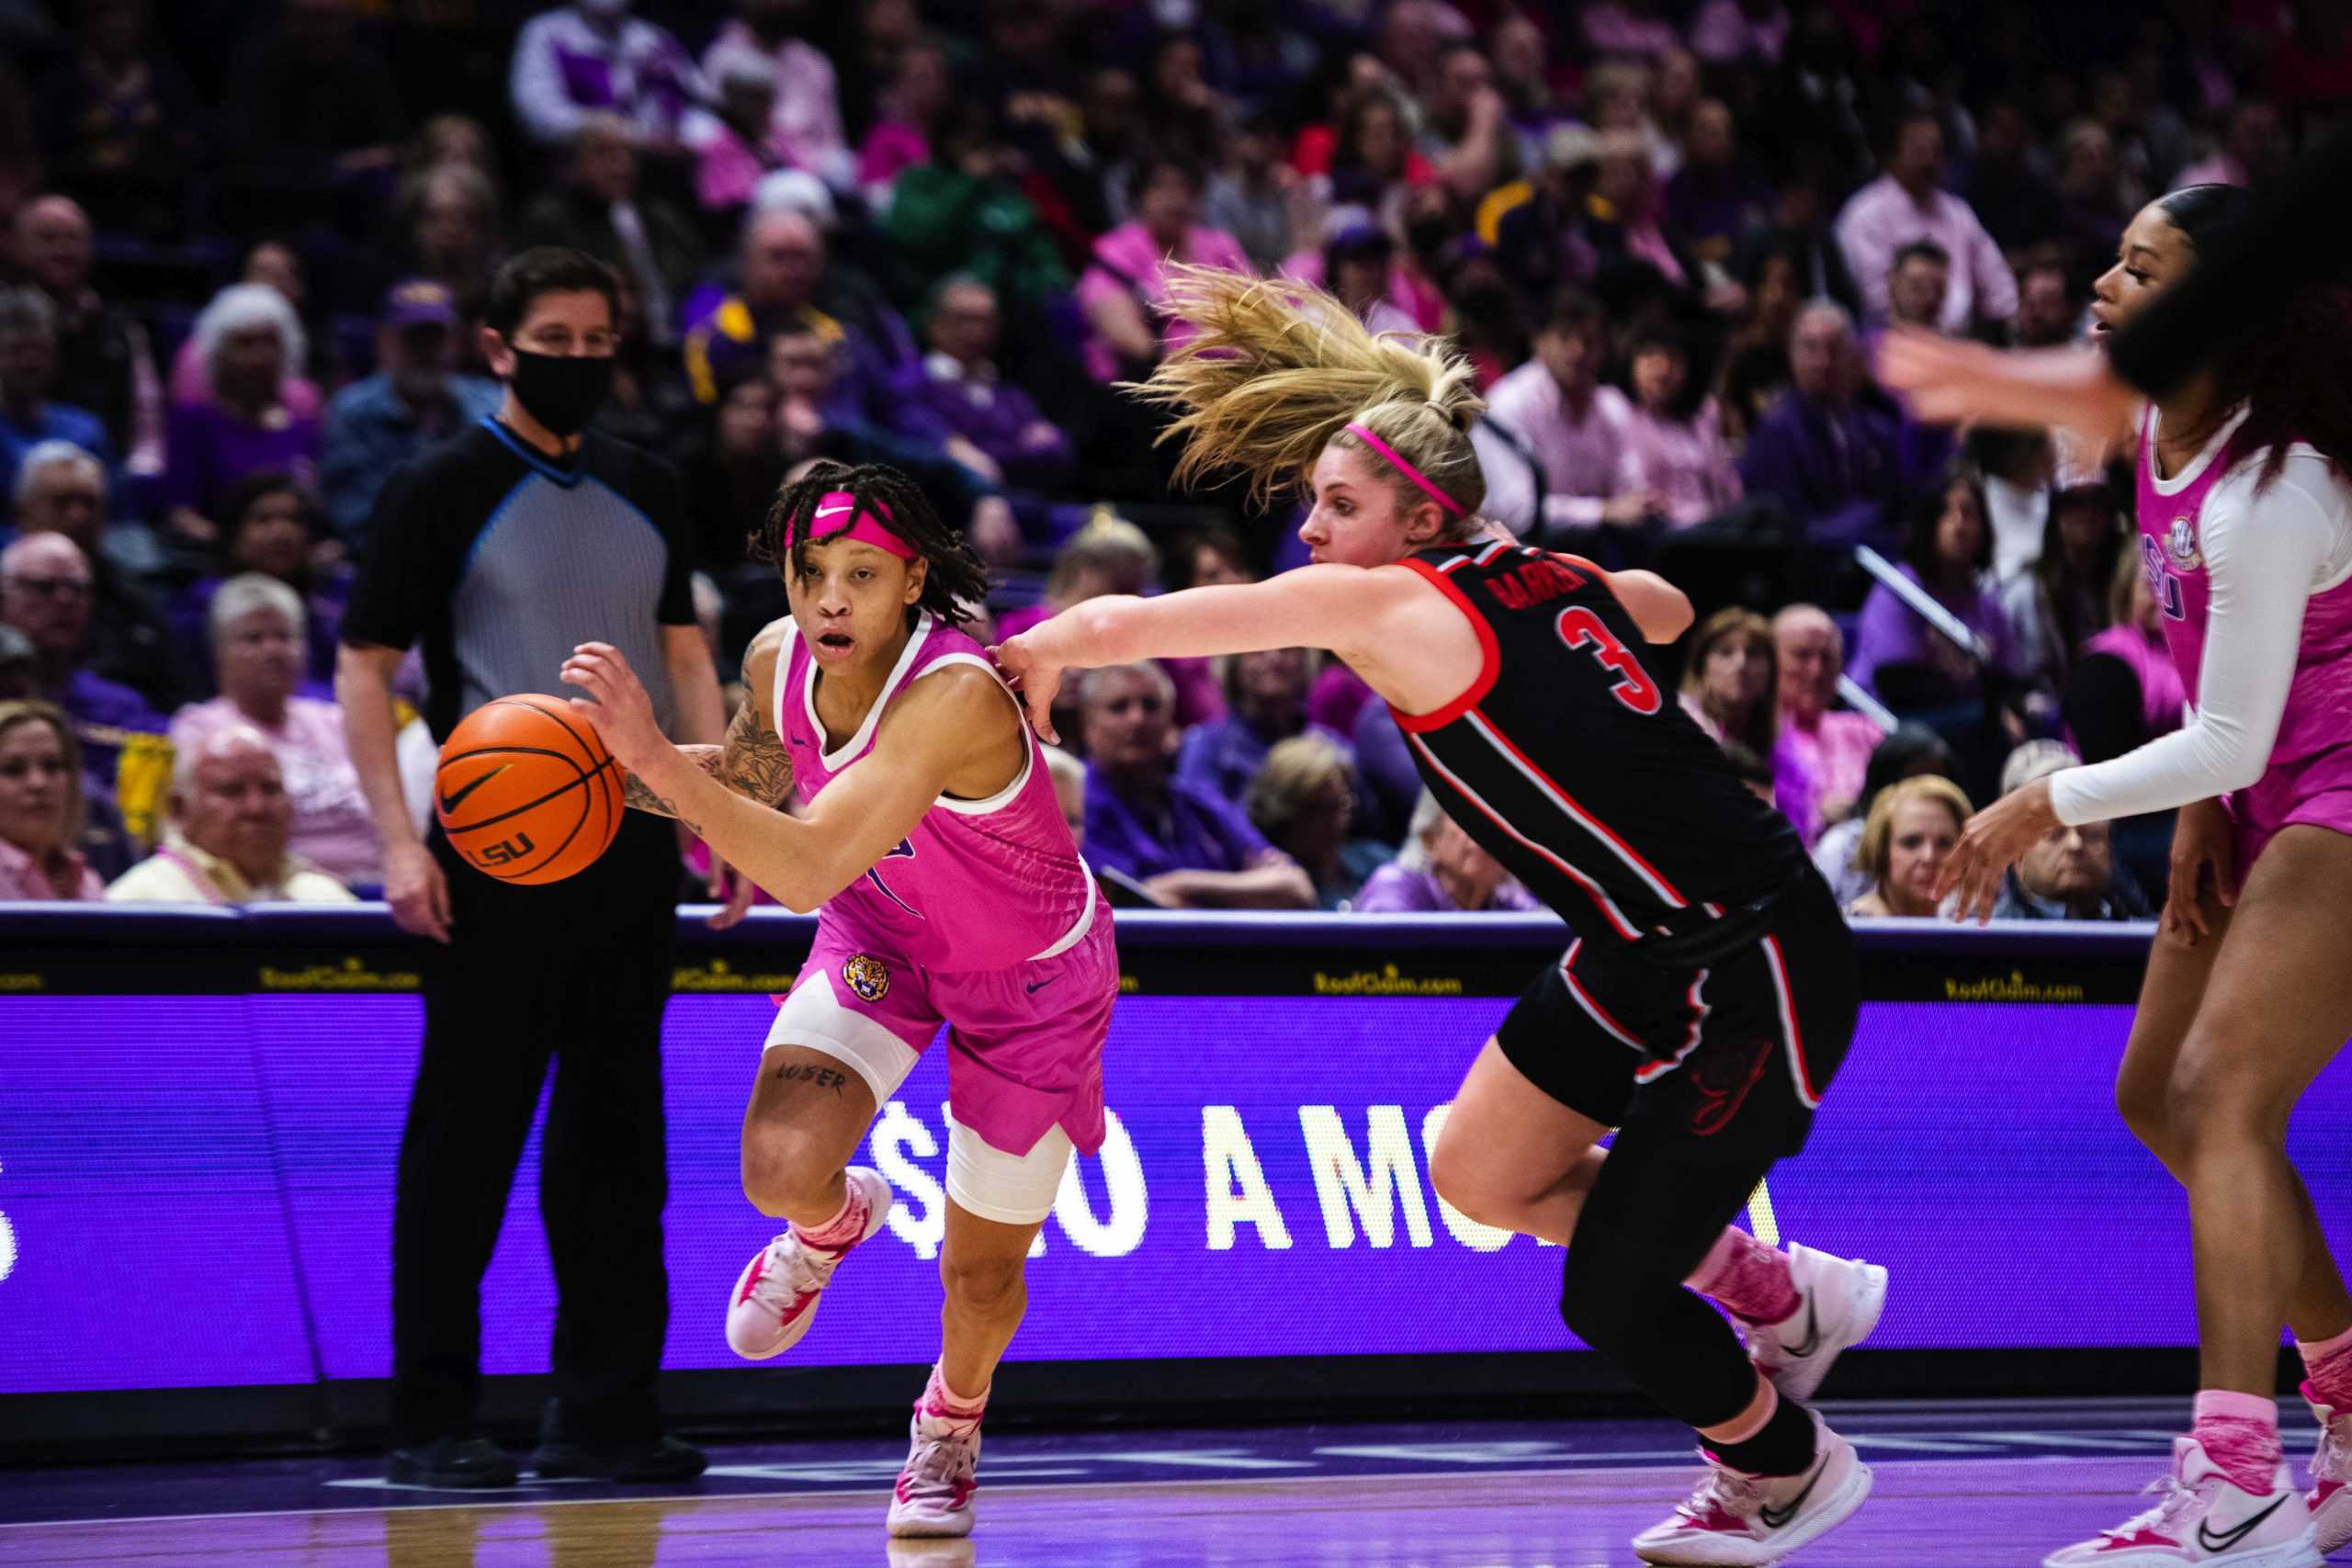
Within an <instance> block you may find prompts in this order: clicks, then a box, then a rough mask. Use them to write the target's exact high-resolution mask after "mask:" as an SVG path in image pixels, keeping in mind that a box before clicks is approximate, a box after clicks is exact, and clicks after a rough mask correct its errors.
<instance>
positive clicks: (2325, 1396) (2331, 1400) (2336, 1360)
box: [2295, 1328, 2352, 1410]
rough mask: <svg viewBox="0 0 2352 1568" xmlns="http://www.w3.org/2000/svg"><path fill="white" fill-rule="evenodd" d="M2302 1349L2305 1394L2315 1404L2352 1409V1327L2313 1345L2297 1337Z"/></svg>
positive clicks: (2298, 1344) (2298, 1346)
mask: <svg viewBox="0 0 2352 1568" xmlns="http://www.w3.org/2000/svg"><path fill="white" fill-rule="evenodd" d="M2295 1348H2296V1349H2298V1350H2300V1351H2301V1352H2302V1356H2303V1371H2304V1374H2305V1375H2306V1377H2307V1378H2308V1379H2309V1380H2310V1381H2308V1382H2305V1383H2304V1384H2303V1389H2304V1393H2305V1396H2306V1397H2307V1398H2309V1399H2310V1400H2311V1402H2312V1404H2324V1405H2328V1406H2329V1407H2331V1408H2333V1409H2336V1410H2352V1328H2347V1329H2346V1330H2345V1331H2344V1332H2343V1333H2341V1334H2339V1335H2337V1336H2336V1337H2335V1338H2333V1339H2323V1340H2320V1341H2319V1342H2318V1343H2317V1344H2314V1345H2306V1344H2304V1343H2303V1342H2302V1341H2301V1340H2300V1339H2298V1340H2296V1341H2295Z"/></svg>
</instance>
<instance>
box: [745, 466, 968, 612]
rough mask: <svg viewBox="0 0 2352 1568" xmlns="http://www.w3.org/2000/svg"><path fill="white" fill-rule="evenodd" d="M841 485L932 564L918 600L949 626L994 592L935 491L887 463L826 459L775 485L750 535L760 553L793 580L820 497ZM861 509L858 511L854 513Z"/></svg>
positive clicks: (750, 549)
mask: <svg viewBox="0 0 2352 1568" xmlns="http://www.w3.org/2000/svg"><path fill="white" fill-rule="evenodd" d="M834 491H848V492H849V493H850V494H851V495H853V496H854V497H856V498H857V506H858V509H859V510H860V511H864V512H871V513H874V514H875V515H876V517H877V518H886V519H888V524H889V528H890V532H892V533H894V534H896V535H898V536H899V537H900V538H901V539H904V540H905V541H906V542H907V543H908V544H909V545H910V546H911V547H913V549H914V552H915V554H916V555H917V556H919V557H921V558H922V559H923V560H924V561H926V562H928V563H929V564H930V568H931V570H930V572H929V573H928V575H926V576H925V577H924V579H923V584H922V598H920V599H918V600H916V601H915V603H916V604H917V605H918V606H919V607H920V608H922V609H925V610H928V611H930V612H931V613H932V614H933V615H936V616H938V617H939V618H940V620H942V621H944V622H945V623H946V624H947V625H949V626H955V625H957V624H959V623H961V622H963V621H966V620H968V619H969V618H970V617H971V615H972V606H975V605H978V604H980V603H982V602H983V601H985V600H986V599H987V598H988V594H989V574H988V568H986V567H985V566H983V565H981V564H980V558H979V557H978V556H977V555H975V554H973V553H972V547H971V546H970V545H968V544H967V543H965V541H964V536H963V535H961V534H959V533H957V532H956V530H955V529H953V528H950V527H949V526H947V525H946V524H944V523H943V522H941V521H940V520H939V513H936V512H934V511H933V510H932V505H931V501H930V498H929V497H927V496H925V495H924V494H923V492H922V488H921V487H920V486H918V485H917V484H916V483H915V482H914V480H912V479H909V478H908V477H907V476H906V475H905V474H903V473H901V472H900V471H899V470H898V469H897V468H891V467H890V466H889V465H888V464H887V463H861V464H859V465H857V466H856V467H854V468H853V467H851V466H850V465H848V464H846V463H819V464H817V465H816V466H815V467H814V468H810V469H809V472H808V473H807V474H806V475H804V476H803V477H802V478H801V479H799V480H798V481H797V482H796V483H792V484H787V485H786V486H784V487H783V488H782V489H780V490H778V491H776V495H775V502H774V504H772V505H771V506H769V508H768V514H767V518H766V520H765V521H764V522H763V523H762V524H761V525H760V527H759V529H758V531H757V532H755V533H753V534H752V536H751V537H750V539H749V540H748V541H747V542H746V553H748V554H749V555H750V557H751V558H752V559H753V560H760V561H767V562H770V563H771V564H773V565H774V566H775V569H776V570H778V571H780V572H782V573H783V574H784V575H785V576H786V579H789V578H791V577H792V576H793V575H794V574H795V573H796V572H798V571H800V570H803V568H804V567H805V565H806V562H805V560H804V558H803V555H802V552H803V551H805V550H806V549H807V548H808V547H809V539H810V537H811V536H812V534H814V532H815V528H814V524H815V513H816V510H817V503H818V502H820V501H821V500H822V499H824V497H826V496H828V495H830V494H831V493H833V492H834ZM853 515H854V514H853Z"/></svg>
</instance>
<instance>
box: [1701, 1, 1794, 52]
mask: <svg viewBox="0 0 2352 1568" xmlns="http://www.w3.org/2000/svg"><path fill="white" fill-rule="evenodd" d="M1788 42H1789V8H1788V7H1787V6H1784V5H1782V4H1781V0H1707V3H1706V4H1705V5H1703V6H1700V7H1699V10H1698V13H1697V14H1696V15H1695V16H1693V17H1691V52H1692V53H1694V54H1696V55H1697V56H1698V57H1699V58H1700V59H1702V60H1703V61H1705V62H1707V63H1708V64H1710V65H1738V64H1763V65H1777V64H1779V63H1780V61H1781V51H1782V50H1783V49H1785V48H1787V47H1788Z"/></svg>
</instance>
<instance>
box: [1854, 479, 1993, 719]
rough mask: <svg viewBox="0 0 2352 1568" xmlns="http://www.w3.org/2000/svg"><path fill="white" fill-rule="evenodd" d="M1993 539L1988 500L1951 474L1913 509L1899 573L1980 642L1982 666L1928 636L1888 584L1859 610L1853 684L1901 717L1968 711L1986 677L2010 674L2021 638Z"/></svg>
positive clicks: (1938, 635)
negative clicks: (1961, 707) (2004, 594)
mask: <svg viewBox="0 0 2352 1568" xmlns="http://www.w3.org/2000/svg"><path fill="white" fill-rule="evenodd" d="M1992 567H1993V530H1992V527H1991V525H1989V524H1988V523H1987V522H1986V521H1985V492H1984V489H1983V487H1982V486H1981V485H1979V484H1978V482H1977V480H1976V479H1975V478H1974V477H1973V475H1970V474H1968V473H1966V472H1955V473H1954V474H1953V475H1952V476H1951V478H1950V479H1948V480H1947V481H1946V482H1945V483H1944V484H1943V485H1942V486H1941V487H1940V488H1939V489H1938V490H1937V491H1935V492H1934V493H1933V494H1931V495H1929V496H1928V497H1927V498H1926V499H1925V500H1924V501H1923V502H1920V503H1919V505H1918V506H1917V507H1916V508H1915V509H1914V512H1913V515H1912V519H1911V528H1910V533H1909V540H1908V544H1907V546H1906V547H1905V550H1904V552H1903V564H1902V565H1901V566H1899V567H1897V568H1896V569H1895V570H1897V571H1899V572H1901V573H1902V574H1903V575H1904V576H1905V577H1906V578H1908V579H1910V580H1911V581H1913V582H1915V583H1917V584H1918V585H1919V586H1920V587H1921V588H1923V589H1925V590H1926V591H1927V592H1928V594H1929V595H1930V596H1931V597H1932V598H1933V599H1934V600H1935V601H1936V603H1938V604H1941V605H1942V606H1943V607H1944V608H1945V609H1946V610H1949V611H1950V612H1951V614H1952V615H1953V616H1954V617H1955V618H1956V619H1958V620H1959V621H1960V623H1961V624H1962V626H1966V627H1967V628H1968V629H1969V630H1970V631H1971V632H1973V633H1974V634H1975V637H1976V639H1977V640H1978V641H1979V642H1980V643H1982V644H1983V645H1985V648H1986V649H1987V651H1988V656H1989V658H1988V662H1989V665H1990V669H1989V670H1988V668H1987V666H1986V663H1983V662H1980V661H1979V660H1978V658H1977V655H1976V654H1975V653H1974V652H1973V651H1972V650H1969V649H1962V648H1960V647H1957V646H1956V645H1954V644H1953V643H1952V641H1951V639H1950V638H1949V637H1944V636H1943V635H1942V634H1941V633H1939V632H1938V631H1936V630H1934V629H1933V628H1931V627H1930V626H1928V623H1927V622H1926V621H1925V620H1923V619H1922V618H1921V617H1920V616H1919V615H1918V614H1917V612H1916V611H1914V610H1913V609H1912V608H1911V607H1910V606H1909V605H1908V604H1905V603H1903V601H1902V600H1900V599H1898V598H1896V597H1895V595H1894V592H1893V591H1892V590H1890V589H1888V588H1887V587H1886V586H1885V585H1884V584H1883V583H1882V584H1880V585H1879V586H1877V587H1875V588H1872V589H1871V592H1870V597H1869V598H1867V599H1865V600H1864V601H1862V622H1861V626H1860V630H1859V631H1857V632H1856V634H1855V637H1854V667H1853V674H1854V679H1855V680H1857V681H1859V682H1861V683H1862V684H1863V685H1864V686H1867V687H1869V688H1870V690H1871V692H1873V693H1875V694H1877V696H1878V698H1879V700H1880V701H1881V702H1883V703H1885V704H1886V705H1888V706H1890V707H1893V708H1897V709H1908V710H1919V709H1927V708H1935V707H1939V706H1943V705H1950V704H1956V703H1965V702H1969V701H1972V700H1973V699H1974V698H1975V697H1976V696H1978V695H1979V694H1981V693H1982V692H1983V691H1984V689H1985V678H1986V676H1987V675H1988V674H1992V675H1996V676H1999V675H2006V674H2008V673H2010V672H2011V670H2012V666H2013V665H2014V662H2015V658H2016V651H2015V650H2016V638H2015V637H2013V636H2012V635H2011V631H2010V627H2009V620H2008V616H2007V615H2006V614H2004V613H2003V611H2002V609H2001V599H2000V594H1999V593H1998V592H1996V589H1995V586H1994V583H1993V571H1992Z"/></svg>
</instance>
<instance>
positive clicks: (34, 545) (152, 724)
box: [0, 534, 164, 794]
mask: <svg viewBox="0 0 2352 1568" xmlns="http://www.w3.org/2000/svg"><path fill="white" fill-rule="evenodd" d="M93 591H94V583H93V581H92V579H91V575H90V563H89V561H88V560H87V559H86V558H85V557H84V556H83V554H82V551H81V549H80V548H79V547H77V546H76V545H75V544H74V541H73V540H71V539H69V538H67V537H66V536H64V535H62V534H28V535H26V536H24V537H23V538H20V539H18V540H17V542H16V543H15V544H13V545H10V546H9V547H7V548H6V549H5V550H0V623H5V624H6V625H8V626H14V627H16V628H17V630H18V631H20V632H22V633H24V634H25V637H26V638H27V639H28V641H30V642H31V643H32V645H33V668H34V672H35V677H36V681H37V683H38V686H39V689H40V695H41V697H43V698H44V699H46V700H47V701H49V702H52V703H55V704H56V705H58V706H59V707H61V708H62V709H64V710H65V715H66V717H67V718H69V719H70V720H72V722H73V725H74V736H75V738H76V739H79V740H80V741H81V743H82V764H83V768H84V770H85V773H87V775H88V777H89V779H90V783H91V786H92V788H93V789H94V790H95V791H96V792H98V793H101V794H105V793H110V792H111V791H112V790H113V788H114V784H115V779H116V773H117V768H116V764H117V763H118V761H119V760H120V758H121V756H122V753H123V750H124V749H125V748H126V747H127V746H128V745H129V744H130V739H131V737H133V736H135V735H161V734H163V733H164V716H163V715H161V714H159V713H157V712H155V711H154V709H153V708H151V707H149V706H148V705H147V699H146V698H144V697H142V696H141V695H140V694H138V693H136V692H134V691H132V690H131V689H130V687H128V686H119V685H117V684H115V682H112V681H108V680H106V679H104V678H102V677H100V676H98V675H96V674H94V673H92V672H91V671H90V668H89V666H88V665H87V663H85V647H86V644H87V642H88V638H89V631H90V607H91V603H92V594H93Z"/></svg>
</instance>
